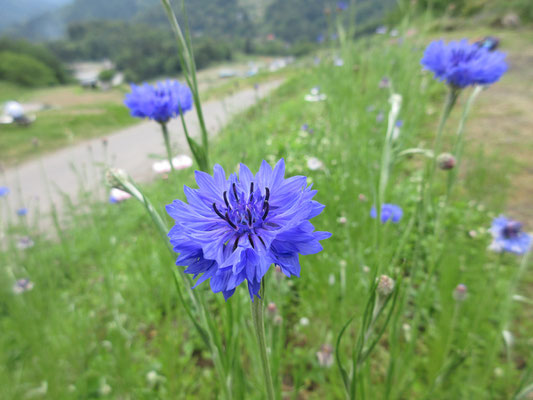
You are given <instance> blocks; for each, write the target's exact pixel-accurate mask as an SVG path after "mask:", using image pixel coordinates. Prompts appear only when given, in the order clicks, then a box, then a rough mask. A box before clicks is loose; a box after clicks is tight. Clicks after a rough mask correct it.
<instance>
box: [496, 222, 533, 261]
mask: <svg viewBox="0 0 533 400" xmlns="http://www.w3.org/2000/svg"><path fill="white" fill-rule="evenodd" d="M490 233H491V234H492V239H493V240H492V244H491V245H490V247H489V248H490V249H491V250H494V251H496V252H498V253H501V252H504V251H506V252H510V253H515V254H524V253H526V252H527V251H528V250H529V249H530V248H531V235H529V234H528V233H526V232H524V231H522V224H521V223H520V222H518V221H513V220H511V219H508V218H506V217H504V216H501V215H500V216H499V217H497V218H494V220H493V221H492V227H491V228H490Z"/></svg>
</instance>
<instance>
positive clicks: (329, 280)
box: [328, 274, 335, 286]
mask: <svg viewBox="0 0 533 400" xmlns="http://www.w3.org/2000/svg"><path fill="white" fill-rule="evenodd" d="M328 283H329V285H330V286H333V285H335V275H334V274H329V277H328Z"/></svg>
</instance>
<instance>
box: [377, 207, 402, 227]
mask: <svg viewBox="0 0 533 400" xmlns="http://www.w3.org/2000/svg"><path fill="white" fill-rule="evenodd" d="M370 216H371V217H372V218H377V216H378V213H377V211H376V207H374V206H372V209H371V210H370ZM402 216H403V211H402V208H401V207H400V206H397V205H396V204H383V205H382V206H381V223H382V224H384V223H386V222H387V221H389V220H391V221H392V222H394V223H395V224H396V223H398V222H400V220H401V219H402Z"/></svg>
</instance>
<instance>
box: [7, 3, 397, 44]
mask: <svg viewBox="0 0 533 400" xmlns="http://www.w3.org/2000/svg"><path fill="white" fill-rule="evenodd" d="M9 1H12V2H16V1H19V2H22V1H25V2H28V1H34V2H35V1H37V0H9ZM41 1H43V3H46V2H61V1H63V2H66V1H68V0H41ZM185 3H186V7H187V13H188V16H189V22H190V25H191V29H192V31H193V34H195V35H197V36H198V35H206V36H210V37H213V38H218V37H221V36H222V37H234V38H239V39H242V40H244V39H253V38H255V37H257V35H260V36H262V37H264V36H266V35H267V34H270V33H273V34H275V35H276V37H279V38H281V39H283V40H284V41H287V42H296V41H314V40H315V38H316V37H317V35H318V34H320V33H325V31H326V17H325V15H324V9H325V8H328V7H329V8H330V9H332V10H333V11H332V13H333V14H334V13H335V12H336V11H335V4H336V1H333V0H185ZM394 3H395V0H358V1H357V2H356V4H357V9H358V10H359V11H358V20H360V21H371V20H372V21H373V20H375V19H376V18H379V17H382V16H383V13H384V10H385V9H386V8H390V7H392V6H393V5H394ZM173 4H174V9H175V10H176V14H177V15H178V18H179V16H180V15H181V13H180V12H179V11H180V9H181V6H180V4H181V0H174V1H173ZM97 20H118V21H128V22H133V23H144V24H147V25H150V26H154V27H165V28H167V29H168V22H167V20H166V16H165V15H164V12H163V10H162V7H161V4H160V0H90V1H89V0H72V2H71V3H70V4H67V5H65V6H63V7H61V8H60V9H56V10H53V11H48V12H45V13H42V14H40V15H37V16H35V17H33V18H31V19H30V20H26V21H25V22H22V23H20V24H19V25H18V26H16V27H12V28H11V29H10V30H9V31H8V32H7V33H8V35H9V36H16V37H23V38H26V39H30V40H33V41H42V40H53V39H61V38H64V37H66V36H67V33H68V27H69V25H71V24H75V23H78V22H86V21H97Z"/></svg>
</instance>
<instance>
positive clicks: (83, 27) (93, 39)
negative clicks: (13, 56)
mask: <svg viewBox="0 0 533 400" xmlns="http://www.w3.org/2000/svg"><path fill="white" fill-rule="evenodd" d="M167 25H168V21H166V22H165V25H163V27H160V28H156V29H154V28H153V27H152V26H150V25H145V24H137V23H128V22H122V21H95V22H83V23H76V24H72V25H70V27H69V31H68V32H69V38H68V39H67V40H62V41H57V42H53V43H51V44H50V45H49V46H50V49H51V50H52V51H53V52H54V53H55V54H56V55H57V56H58V57H60V58H61V59H64V60H68V61H73V60H87V59H93V60H94V59H103V58H108V59H110V60H112V61H113V62H114V63H115V64H116V67H117V68H118V69H119V70H121V71H123V72H124V73H125V77H126V79H127V80H129V81H135V82H137V81H141V80H145V79H149V78H155V77H159V76H162V75H176V74H178V73H179V72H180V70H181V67H180V65H179V58H178V53H177V44H176V41H175V39H174V36H173V35H172V32H171V31H170V29H167ZM193 44H194V51H195V56H196V62H197V66H198V67H199V68H203V67H206V66H208V65H209V64H210V63H213V62H217V61H226V60H231V59H232V57H233V52H232V48H231V45H230V44H229V43H227V42H224V41H222V40H216V41H215V40H214V39H211V38H209V37H200V38H195V39H194V43H193Z"/></svg>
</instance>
